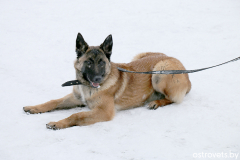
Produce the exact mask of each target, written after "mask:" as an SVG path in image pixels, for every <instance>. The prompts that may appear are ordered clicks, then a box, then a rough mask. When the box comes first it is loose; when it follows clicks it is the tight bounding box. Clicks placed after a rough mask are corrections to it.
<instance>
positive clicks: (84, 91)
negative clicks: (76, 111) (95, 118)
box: [78, 85, 96, 107]
mask: <svg viewBox="0 0 240 160" xmlns="http://www.w3.org/2000/svg"><path fill="white" fill-rule="evenodd" d="M78 92H79V93H80V95H81V101H82V102H83V103H84V104H85V105H88V106H89V107H90V105H89V104H88V101H89V100H90V99H92V96H93V94H94V93H95V92H96V91H94V90H93V89H90V88H89V87H86V86H83V85H78Z"/></svg>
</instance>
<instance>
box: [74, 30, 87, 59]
mask: <svg viewBox="0 0 240 160" xmlns="http://www.w3.org/2000/svg"><path fill="white" fill-rule="evenodd" d="M87 49H88V44H87V43H86V42H85V40H84V39H83V36H82V35H81V34H80V33H78V35H77V39H76V53H77V58H79V57H81V56H82V55H83V54H84V53H85V52H86V50H87Z"/></svg>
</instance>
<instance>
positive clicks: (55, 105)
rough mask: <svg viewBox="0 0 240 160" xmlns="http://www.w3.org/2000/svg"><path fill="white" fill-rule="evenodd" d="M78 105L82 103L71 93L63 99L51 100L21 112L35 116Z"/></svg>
mask: <svg viewBox="0 0 240 160" xmlns="http://www.w3.org/2000/svg"><path fill="white" fill-rule="evenodd" d="M78 105H82V102H81V101H80V100H79V99H77V98H75V96H74V95H73V93H71V94H68V95H67V96H65V97H63V98H60V99H56V100H51V101H48V102H46V103H43V104H39V105H36V106H26V107H23V110H24V111H25V112H28V113H31V114H35V113H44V112H48V111H51V110H54V109H61V108H71V107H76V106H78Z"/></svg>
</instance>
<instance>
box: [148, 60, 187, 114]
mask: <svg viewBox="0 0 240 160" xmlns="http://www.w3.org/2000/svg"><path fill="white" fill-rule="evenodd" d="M153 70H154V71H157V70H185V68H184V66H183V65H182V64H181V62H180V61H178V60H177V59H175V58H169V59H165V60H163V61H160V62H158V63H157V64H156V65H155V67H154V69H153ZM152 85H153V88H154V90H155V91H156V92H159V93H162V94H163V95H164V96H165V98H164V99H160V100H155V101H152V102H150V103H149V108H150V109H157V108H158V107H161V106H165V105H168V104H171V103H181V102H182V100H183V98H184V96H185V95H186V94H187V93H188V92H189V91H190V89H191V82H190V81H189V78H188V75H187V74H171V75H166V74H154V75H152Z"/></svg>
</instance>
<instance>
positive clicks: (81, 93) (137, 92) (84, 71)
mask: <svg viewBox="0 0 240 160" xmlns="http://www.w3.org/2000/svg"><path fill="white" fill-rule="evenodd" d="M112 47H113V40H112V35H109V36H108V37H107V38H106V39H105V40H104V42H103V43H102V44H101V45H100V46H89V45H88V44H87V43H86V42H85V40H84V39H83V37H82V35H81V34H80V33H78V35H77V39H76V53H77V58H76V60H75V62H74V68H75V71H76V79H77V80H79V81H80V82H81V83H82V85H74V86H73V92H72V93H71V94H68V95H66V96H65V97H63V98H60V99H56V100H51V101H49V102H46V103H43V104H39V105H36V106H27V107H24V108H23V110H24V111H25V112H29V113H31V114H35V113H44V112H48V111H52V110H54V109H61V108H72V107H77V106H81V105H87V106H88V107H89V108H90V109H91V110H90V111H87V112H80V113H75V114H73V115H71V116H70V117H68V118H65V119H63V120H60V121H58V122H50V123H48V124H47V125H46V126H47V128H48V129H53V130H57V129H63V128H67V127H72V126H84V125H90V124H94V123H96V122H102V121H110V120H111V119H113V117H114V115H115V113H116V111H117V110H125V109H130V108H133V107H139V106H143V105H144V104H147V103H148V107H149V109H157V108H158V107H161V106H165V105H168V104H171V103H181V102H182V100H183V98H184V96H185V95H186V94H187V93H188V92H189V91H190V89H191V82H190V80H189V77H188V74H173V75H164V74H153V75H151V74H134V73H126V72H121V71H119V70H118V69H117V67H120V68H123V69H127V70H131V71H139V72H146V71H157V70H185V68H184V66H183V65H182V63H181V62H180V61H179V60H177V59H176V58H173V57H168V56H166V55H165V54H163V53H152V52H147V53H141V54H139V55H137V56H136V57H135V58H134V59H133V61H132V62H130V63H127V64H126V63H123V64H120V63H113V62H111V61H110V57H111V54H112Z"/></svg>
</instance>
